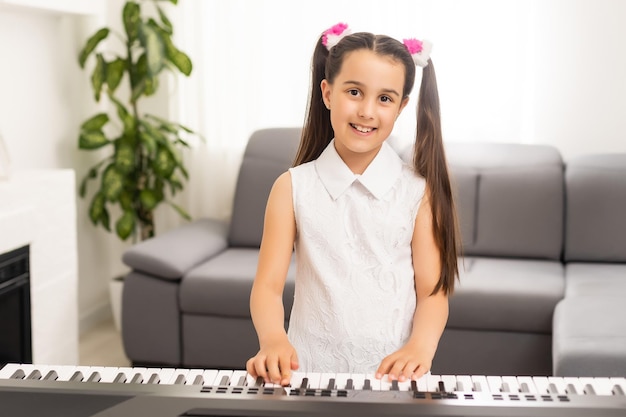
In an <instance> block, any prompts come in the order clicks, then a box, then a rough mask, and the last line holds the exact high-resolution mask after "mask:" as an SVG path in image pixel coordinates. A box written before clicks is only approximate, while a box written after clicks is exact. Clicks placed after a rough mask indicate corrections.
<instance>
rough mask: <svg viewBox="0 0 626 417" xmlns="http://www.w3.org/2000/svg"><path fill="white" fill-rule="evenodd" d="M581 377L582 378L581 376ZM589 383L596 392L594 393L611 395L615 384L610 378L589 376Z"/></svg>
mask: <svg viewBox="0 0 626 417" xmlns="http://www.w3.org/2000/svg"><path fill="white" fill-rule="evenodd" d="M581 379H582V378H581ZM589 379H591V382H590V383H591V384H592V385H593V389H594V390H595V392H596V395H613V388H614V387H615V384H613V383H612V382H611V379H610V378H599V377H598V378H589Z"/></svg>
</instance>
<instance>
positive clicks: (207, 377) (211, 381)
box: [202, 369, 256, 387]
mask: <svg viewBox="0 0 626 417" xmlns="http://www.w3.org/2000/svg"><path fill="white" fill-rule="evenodd" d="M217 374H218V371H217V369H205V370H204V372H202V376H203V377H204V385H205V386H207V387H210V386H213V385H216V384H215V380H216V379H217ZM248 378H249V379H248V385H250V386H254V382H255V381H256V378H253V377H252V376H251V375H248Z"/></svg>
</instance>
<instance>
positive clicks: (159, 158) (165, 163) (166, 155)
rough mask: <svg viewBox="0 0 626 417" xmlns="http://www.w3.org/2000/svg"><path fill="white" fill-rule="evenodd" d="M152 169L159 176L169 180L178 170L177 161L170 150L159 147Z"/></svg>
mask: <svg viewBox="0 0 626 417" xmlns="http://www.w3.org/2000/svg"><path fill="white" fill-rule="evenodd" d="M152 167H153V168H154V172H155V173H156V174H157V175H158V176H160V177H162V178H169V177H170V176H171V175H172V173H173V172H174V169H175V168H176V161H175V159H174V157H173V155H172V153H171V152H170V150H169V149H167V148H165V147H163V146H161V147H159V149H158V150H157V153H156V156H155V158H154V160H153V161H152Z"/></svg>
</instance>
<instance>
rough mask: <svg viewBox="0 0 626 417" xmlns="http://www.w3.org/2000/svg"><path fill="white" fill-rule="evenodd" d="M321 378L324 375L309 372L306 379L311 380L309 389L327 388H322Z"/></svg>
mask: <svg viewBox="0 0 626 417" xmlns="http://www.w3.org/2000/svg"><path fill="white" fill-rule="evenodd" d="M321 377H322V374H320V373H319V372H307V374H306V378H308V380H309V388H311V389H317V388H326V387H322V386H321Z"/></svg>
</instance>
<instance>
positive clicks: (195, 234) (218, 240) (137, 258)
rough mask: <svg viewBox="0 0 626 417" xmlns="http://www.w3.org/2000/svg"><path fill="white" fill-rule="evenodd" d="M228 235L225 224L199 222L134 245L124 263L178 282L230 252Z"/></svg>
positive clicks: (201, 220) (210, 221) (207, 220)
mask: <svg viewBox="0 0 626 417" xmlns="http://www.w3.org/2000/svg"><path fill="white" fill-rule="evenodd" d="M227 236H228V226H227V224H226V223H225V222H223V221H219V220H214V219H199V220H196V221H193V222H191V223H188V224H185V225H183V226H180V227H177V228H175V229H172V230H170V231H168V232H166V233H163V234H161V235H158V236H156V237H154V238H151V239H148V240H145V241H143V242H140V243H138V244H136V245H133V246H132V247H131V248H129V249H127V250H126V251H125V252H124V253H123V255H122V261H123V262H124V264H126V265H127V266H129V267H130V268H132V269H133V270H135V271H141V272H144V273H147V274H150V275H154V276H157V277H159V278H163V279H170V280H178V279H180V278H181V277H182V276H183V275H184V274H185V273H186V272H187V271H188V270H190V269H191V268H193V267H194V266H196V265H198V264H199V263H201V262H203V261H204V260H206V259H209V258H211V257H213V256H215V255H217V254H218V253H220V252H222V251H223V250H224V249H226V247H227V246H228V240H227Z"/></svg>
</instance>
